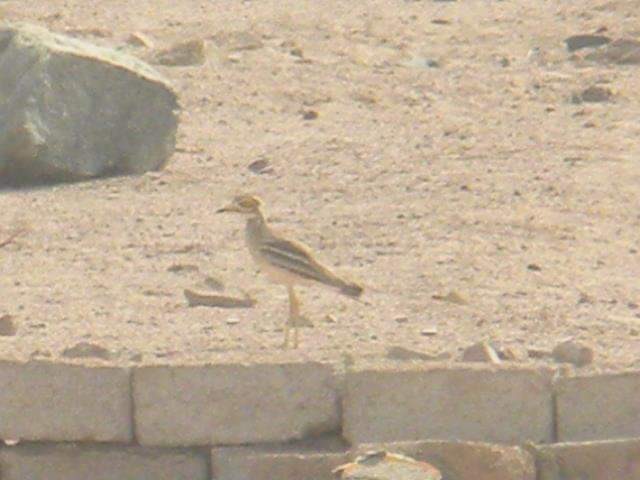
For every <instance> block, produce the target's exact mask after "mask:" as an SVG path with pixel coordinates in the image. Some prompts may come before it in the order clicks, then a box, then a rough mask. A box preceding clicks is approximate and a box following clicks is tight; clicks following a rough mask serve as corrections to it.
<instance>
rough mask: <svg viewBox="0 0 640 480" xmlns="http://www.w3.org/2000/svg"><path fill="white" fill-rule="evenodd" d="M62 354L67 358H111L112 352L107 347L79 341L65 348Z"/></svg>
mask: <svg viewBox="0 0 640 480" xmlns="http://www.w3.org/2000/svg"><path fill="white" fill-rule="evenodd" d="M62 356H63V357H66V358H100V359H102V360H109V359H110V358H111V352H110V351H109V350H107V349H106V348H104V347H102V346H100V345H97V344H95V343H91V342H79V343H76V344H75V345H74V346H73V347H69V348H65V349H64V350H63V351H62Z"/></svg>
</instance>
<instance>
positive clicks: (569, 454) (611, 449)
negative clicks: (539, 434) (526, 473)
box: [532, 438, 640, 480]
mask: <svg viewBox="0 0 640 480" xmlns="http://www.w3.org/2000/svg"><path fill="white" fill-rule="evenodd" d="M532 450H533V451H534V452H535V455H536V463H537V466H538V475H539V476H538V479H539V480H614V479H620V480H623V479H624V480H640V439H637V438H636V439H628V440H611V441H603V442H575V443H557V444H553V445H542V446H537V447H534V448H532Z"/></svg>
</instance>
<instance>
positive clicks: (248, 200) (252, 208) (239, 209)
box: [216, 195, 262, 217]
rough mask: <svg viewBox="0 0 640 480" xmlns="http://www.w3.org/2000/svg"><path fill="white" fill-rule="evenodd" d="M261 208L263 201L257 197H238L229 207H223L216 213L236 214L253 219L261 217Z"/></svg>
mask: <svg viewBox="0 0 640 480" xmlns="http://www.w3.org/2000/svg"><path fill="white" fill-rule="evenodd" d="M260 207H262V200H260V198H258V197H256V196H255V195H238V196H236V197H234V198H233V200H232V201H231V203H230V204H229V205H227V206H226V207H222V208H221V209H219V210H218V211H217V212H216V213H224V212H234V213H241V214H243V215H246V216H249V217H253V216H256V215H260Z"/></svg>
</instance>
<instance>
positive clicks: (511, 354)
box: [495, 347, 518, 362]
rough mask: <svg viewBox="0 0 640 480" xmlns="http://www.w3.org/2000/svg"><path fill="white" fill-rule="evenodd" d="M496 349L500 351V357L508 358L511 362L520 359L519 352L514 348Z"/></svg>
mask: <svg viewBox="0 0 640 480" xmlns="http://www.w3.org/2000/svg"><path fill="white" fill-rule="evenodd" d="M495 350H496V352H497V353H498V358H499V359H500V360H506V361H509V362H513V361H516V360H518V353H517V352H516V351H515V350H514V349H513V348H510V347H506V348H495Z"/></svg>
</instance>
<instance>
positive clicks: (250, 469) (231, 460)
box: [211, 441, 348, 480]
mask: <svg viewBox="0 0 640 480" xmlns="http://www.w3.org/2000/svg"><path fill="white" fill-rule="evenodd" d="M347 457H348V454H347V450H346V446H344V445H343V444H341V442H339V441H335V442H333V444H332V445H327V444H326V443H325V444H320V445H316V446H314V445H313V444H309V443H306V444H303V445H299V444H284V445H262V446H253V447H222V448H215V449H213V451H212V452H211V465H212V468H213V478H214V480H276V479H282V480H284V479H287V480H288V479H291V480H307V479H313V480H333V478H334V477H333V475H332V474H331V471H332V470H333V469H334V468H336V467H337V466H339V465H341V464H343V463H345V462H346V461H347Z"/></svg>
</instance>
